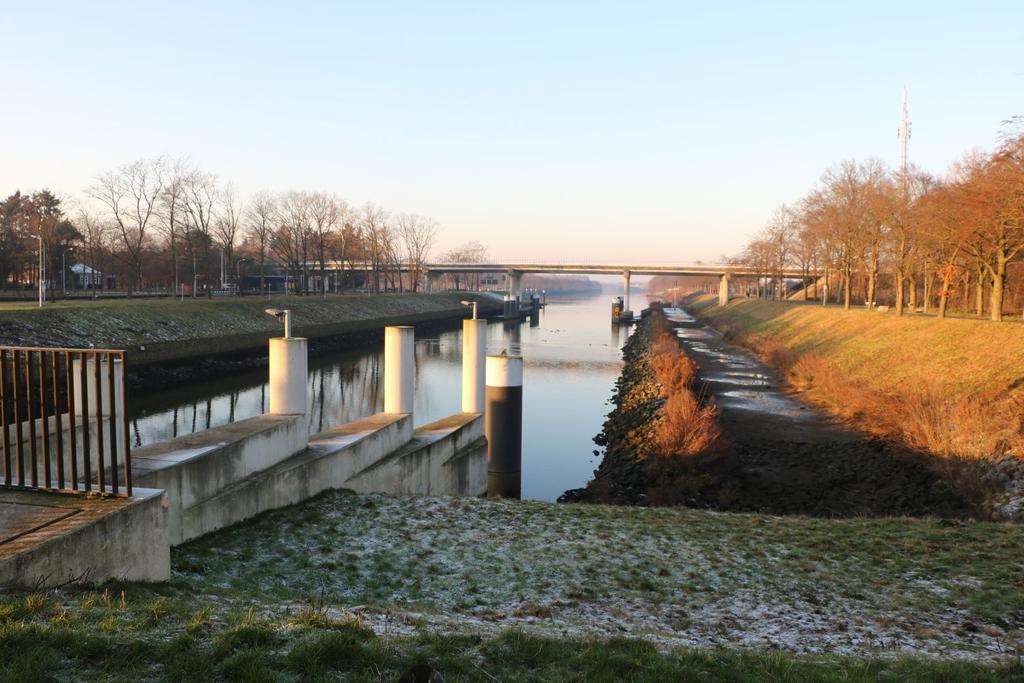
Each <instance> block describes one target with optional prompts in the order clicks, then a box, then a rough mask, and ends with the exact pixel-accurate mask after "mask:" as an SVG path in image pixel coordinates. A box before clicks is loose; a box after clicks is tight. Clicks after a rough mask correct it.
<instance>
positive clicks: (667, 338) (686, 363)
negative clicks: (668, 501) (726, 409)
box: [651, 318, 722, 456]
mask: <svg viewBox="0 0 1024 683" xmlns="http://www.w3.org/2000/svg"><path fill="white" fill-rule="evenodd" d="M652 325H653V329H652V332H653V341H652V344H651V368H652V369H653V371H654V378H655V381H656V382H657V384H658V386H659V389H660V392H661V396H662V398H663V399H664V403H663V404H662V406H661V409H660V411H659V419H658V426H657V429H656V431H655V434H654V437H655V445H656V450H657V452H658V453H659V454H660V455H662V456H680V455H695V454H697V453H707V452H709V451H712V450H714V449H715V448H716V447H717V446H718V445H719V443H720V442H721V438H722V434H721V430H720V429H719V427H718V423H717V421H716V420H715V415H716V411H715V407H714V406H713V405H711V404H709V403H705V402H704V401H702V400H701V398H702V397H701V396H700V395H699V394H698V393H697V391H696V378H697V366H696V364H695V363H694V362H693V361H692V360H690V358H689V357H687V356H686V355H685V354H684V353H682V351H680V349H679V342H678V341H677V339H676V337H675V335H674V334H672V332H671V330H669V329H668V328H667V327H666V326H665V325H664V322H663V321H662V319H661V318H656V319H655V320H654V321H653V323H652Z"/></svg>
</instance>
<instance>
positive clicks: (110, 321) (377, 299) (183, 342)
mask: <svg viewBox="0 0 1024 683" xmlns="http://www.w3.org/2000/svg"><path fill="white" fill-rule="evenodd" d="M467 298H470V299H476V300H478V301H480V302H481V312H483V313H486V312H489V311H490V310H491V309H492V308H493V309H494V310H497V309H499V308H500V306H501V302H500V301H498V302H495V301H494V300H493V299H492V298H490V297H486V296H480V295H474V294H470V293H467V292H460V293H442V294H386V295H385V294H379V295H372V294H371V295H340V296H339V295H332V296H328V297H327V298H320V297H297V296H288V297H275V298H274V299H273V300H271V301H267V300H266V299H262V298H255V297H254V298H240V299H239V298H231V299H186V300H185V301H183V302H182V301H177V300H170V299H161V300H153V299H137V300H120V301H99V302H67V303H58V304H51V305H48V306H47V307H45V308H42V309H34V308H25V307H12V308H7V309H0V344H18V345H25V346H66V347H90V346H93V347H96V348H119V349H127V350H128V351H129V352H130V353H131V363H132V366H133V367H136V366H139V365H149V364H158V363H180V362H187V361H189V360H192V359H197V358H204V357H210V356H217V355H224V354H231V353H239V352H246V351H251V350H256V349H263V348H265V344H266V340H267V338H268V337H271V336H275V335H279V334H280V331H281V324H280V322H279V321H277V320H275V319H274V318H272V317H270V316H268V315H266V313H264V309H266V308H268V307H271V306H273V307H278V308H289V309H291V310H292V316H293V317H292V321H293V333H294V334H295V335H297V336H305V337H309V338H311V339H317V338H324V337H340V336H345V335H352V334H361V333H366V332H370V331H373V330H378V329H380V328H381V327H383V326H386V325H399V324H403V325H412V324H418V323H427V322H435V321H440V320H445V319H453V318H459V317H463V316H464V315H466V313H467V309H466V307H465V306H462V305H461V304H460V303H459V301H460V300H463V299H467Z"/></svg>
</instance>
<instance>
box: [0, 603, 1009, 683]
mask: <svg viewBox="0 0 1024 683" xmlns="http://www.w3.org/2000/svg"><path fill="white" fill-rule="evenodd" d="M128 609H129V608H125V610H121V611H127V610H128ZM180 626H181V624H180V623H177V622H175V620H174V619H173V618H171V617H168V618H167V619H165V620H164V621H163V622H153V621H151V620H147V619H145V618H143V617H140V616H138V615H134V616H126V615H121V616H120V617H118V618H116V619H115V622H114V625H113V626H111V625H110V624H109V620H108V619H104V620H97V619H95V618H90V616H85V617H83V618H81V619H80V620H78V621H77V622H76V623H74V624H70V625H69V624H55V623H52V622H51V623H27V622H24V621H15V622H12V621H3V622H0V681H18V682H19V683H33V682H36V681H38V682H43V681H61V680H68V679H71V678H73V679H75V680H103V681H139V680H165V681H214V680H224V681H253V682H256V681H259V682H262V681H317V680H323V681H326V680H339V679H343V680H350V681H395V680H397V678H398V676H399V675H400V674H401V672H403V671H404V670H406V669H407V668H409V667H411V666H412V665H414V664H424V663H425V664H428V665H429V666H432V667H433V668H435V669H437V670H439V671H441V672H442V673H443V675H444V680H445V681H449V682H452V681H494V680H500V681H588V682H589V681H623V680H631V681H682V680H702V681H751V682H754V681H765V680H776V681H950V682H952V681H1012V680H1024V668H1022V667H1021V666H1020V664H1019V663H1013V662H1006V663H1002V664H996V665H983V664H976V663H970V662H941V661H928V660H923V659H913V658H902V659H880V658H875V659H871V660H858V659H850V658H842V657H822V656H819V657H796V656H792V655H788V654H785V653H781V652H757V651H729V650H722V649H706V650H697V649H685V648H673V649H668V650H659V649H657V648H655V647H654V646H653V645H652V644H650V643H647V642H644V641H642V640H638V639H629V638H610V639H605V640H594V639H578V638H543V637H537V636H533V635H529V634H526V633H523V632H521V631H516V630H510V631H506V632H504V633H502V634H500V635H497V636H495V637H478V636H459V635H436V634H435V635H420V636H413V637H398V638H393V637H392V638H389V637H385V636H380V635H375V634H374V633H373V632H372V631H370V630H368V629H366V628H365V627H363V626H361V625H360V624H358V623H354V622H353V623H346V624H342V625H337V626H334V627H330V628H320V627H316V626H294V625H291V624H286V623H279V622H259V623H244V622H238V621H236V622H229V623H224V624H220V625H217V626H211V627H210V628H207V629H205V630H202V631H200V632H195V633H188V632H183V631H182V630H181V628H180ZM176 627H177V628H176Z"/></svg>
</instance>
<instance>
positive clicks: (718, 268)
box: [423, 261, 804, 311]
mask: <svg viewBox="0 0 1024 683" xmlns="http://www.w3.org/2000/svg"><path fill="white" fill-rule="evenodd" d="M423 270H424V271H425V272H426V274H427V291H432V290H433V289H434V288H435V285H436V282H437V280H438V279H439V278H440V277H441V276H444V275H448V274H462V273H465V274H471V273H481V274H482V273H508V278H509V294H511V295H513V296H515V297H518V296H519V294H520V283H521V281H522V277H523V275H525V274H526V273H555V274H558V273H562V274H573V275H618V274H621V275H622V284H623V306H624V310H627V311H628V310H630V308H629V279H630V276H632V275H676V276H680V277H717V278H719V284H718V303H719V304H720V305H722V306H724V305H725V304H727V303H728V302H729V282H730V280H731V279H732V278H734V277H754V278H756V277H759V276H761V275H763V273H760V272H758V271H757V270H755V269H754V268H751V267H750V266H747V265H743V264H692V265H675V264H668V265H664V264H662V265H652V264H638V263H579V262H577V263H571V262H570V263H554V262H543V261H540V262H522V263H513V262H509V261H503V262H488V263H426V264H424V265H423ZM782 275H783V277H791V278H802V277H804V272H803V271H802V270H800V269H798V268H787V269H785V270H783V271H782Z"/></svg>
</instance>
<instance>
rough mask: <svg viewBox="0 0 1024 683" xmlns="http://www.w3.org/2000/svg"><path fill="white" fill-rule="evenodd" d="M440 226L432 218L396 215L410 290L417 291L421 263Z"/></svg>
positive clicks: (431, 245)
mask: <svg viewBox="0 0 1024 683" xmlns="http://www.w3.org/2000/svg"><path fill="white" fill-rule="evenodd" d="M439 231H440V226H439V225H438V223H437V221H435V220H434V219H433V218H427V217H426V216H417V215H416V214H409V213H403V214H401V215H400V216H399V217H398V234H399V235H400V236H401V238H402V243H403V244H404V245H405V255H406V260H407V262H408V264H409V277H410V283H411V285H412V291H414V292H415V291H417V289H418V287H419V282H420V278H421V277H422V276H423V263H424V261H425V260H426V258H427V254H428V253H429V252H430V250H431V249H433V248H434V243H435V242H437V234H438V232H439Z"/></svg>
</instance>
